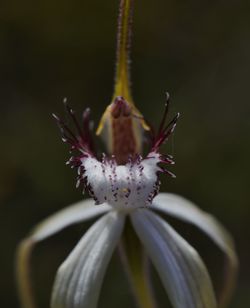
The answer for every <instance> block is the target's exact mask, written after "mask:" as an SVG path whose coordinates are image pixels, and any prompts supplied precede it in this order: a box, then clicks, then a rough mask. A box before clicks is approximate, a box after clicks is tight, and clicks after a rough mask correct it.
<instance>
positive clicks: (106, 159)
mask: <svg viewBox="0 0 250 308" xmlns="http://www.w3.org/2000/svg"><path fill="white" fill-rule="evenodd" d="M64 104H65V107H66V111H67V113H68V114H69V116H70V118H71V119H72V122H73V124H74V126H75V132H73V131H72V130H71V129H70V128H69V126H68V125H67V124H66V123H65V122H64V121H63V120H61V119H60V118H59V117H58V116H57V115H55V114H53V117H54V118H55V119H56V121H57V124H58V126H59V128H60V131H61V133H62V141H63V142H65V143H68V144H69V145H70V153H72V156H71V157H70V159H69V160H68V161H67V163H66V164H67V165H70V166H71V168H76V169H77V171H78V174H77V182H76V186H77V187H80V186H82V187H83V192H84V191H85V190H87V191H88V193H89V194H90V195H91V196H92V197H93V198H94V200H95V202H96V204H101V203H105V202H108V203H109V204H112V205H114V206H116V207H121V208H124V207H126V208H131V207H132V208H134V207H141V206H145V205H150V204H151V202H152V200H153V198H154V197H155V196H156V195H157V194H158V191H159V187H160V181H159V174H160V173H164V174H167V175H169V176H171V177H175V175H174V174H173V173H172V172H170V171H169V170H168V169H167V168H165V165H173V164H174V161H173V157H172V156H171V155H167V154H160V153H159V148H160V146H161V145H162V144H163V143H164V142H165V141H167V140H168V138H169V136H170V135H171V134H172V133H173V131H174V129H175V127H176V123H177V120H178V118H179V113H178V114H177V115H176V116H175V117H174V119H173V120H172V121H170V122H169V123H167V124H166V122H167V115H168V109H169V95H168V94H167V102H166V104H165V111H164V114H163V118H162V121H161V123H160V126H159V129H158V131H157V133H154V132H153V130H151V148H150V151H149V153H148V154H147V155H146V157H144V158H143V157H142V156H141V155H139V154H134V153H133V155H129V156H128V157H127V161H126V163H124V164H119V161H117V160H116V156H115V155H111V156H107V155H106V154H103V155H102V158H101V159H98V158H97V154H96V152H95V150H94V145H93V138H92V132H91V123H90V109H89V108H87V109H85V111H84V112H83V116H82V123H79V122H78V120H77V118H76V116H75V112H74V111H73V109H72V108H70V107H69V106H68V104H67V101H66V100H65V101H64ZM118 107H119V108H118ZM118 107H117V108H118V109H117V110H115V112H116V113H117V112H119V113H124V112H127V111H128V110H127V109H124V110H123V109H122V108H121V107H124V106H120V105H118ZM125 115H126V116H128V115H127V113H126V114H125Z"/></svg>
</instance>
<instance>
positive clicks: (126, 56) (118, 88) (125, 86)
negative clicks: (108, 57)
mask: <svg viewBox="0 0 250 308" xmlns="http://www.w3.org/2000/svg"><path fill="white" fill-rule="evenodd" d="M133 3H134V1H133V0H121V1H120V9H119V18H118V33H117V58H116V75H115V88H114V98H115V97H117V96H123V97H124V98H125V99H126V100H127V101H128V102H130V103H132V95H131V91H130V70H129V63H130V47H131V34H132V14H133Z"/></svg>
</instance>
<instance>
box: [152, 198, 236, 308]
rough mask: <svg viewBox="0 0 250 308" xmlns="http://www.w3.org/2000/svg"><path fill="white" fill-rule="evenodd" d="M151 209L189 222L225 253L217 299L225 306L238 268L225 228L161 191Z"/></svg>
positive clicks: (209, 216)
mask: <svg viewBox="0 0 250 308" xmlns="http://www.w3.org/2000/svg"><path fill="white" fill-rule="evenodd" d="M152 209H155V210H159V211H161V212H163V213H165V214H168V215H171V216H174V217H176V218H179V219H182V220H183V221H185V222H188V223H191V224H193V225H195V226H196V227H198V228H199V229H201V230H202V231H203V232H204V233H206V234H207V235H208V236H209V237H210V238H211V239H212V240H213V241H214V243H215V244H216V245H218V247H219V248H220V249H221V250H222V251H223V252H224V253H225V255H226V257H227V259H228V262H227V264H226V265H227V268H226V279H225V286H224V288H223V290H222V294H221V298H220V299H219V302H220V305H219V306H220V307H225V306H226V305H227V303H228V301H229V298H230V296H231V293H232V290H233V287H234V284H235V277H236V273H237V268H238V259H237V255H236V252H235V248H234V242H233V239H232V238H231V236H230V234H229V233H228V232H227V230H226V229H225V228H224V227H223V226H222V225H221V223H220V222H219V221H218V220H217V219H216V218H214V217H213V216H212V215H210V214H208V213H206V212H204V211H202V210H201V209H199V208H198V207H197V206H195V205H194V204H193V203H192V202H190V201H188V200H187V199H185V198H183V197H181V196H178V195H174V194H169V193H161V194H159V195H158V196H156V197H155V199H154V201H153V204H152Z"/></svg>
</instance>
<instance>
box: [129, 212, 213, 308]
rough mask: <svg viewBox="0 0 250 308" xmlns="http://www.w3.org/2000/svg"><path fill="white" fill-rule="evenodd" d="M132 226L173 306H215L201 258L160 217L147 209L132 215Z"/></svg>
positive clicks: (191, 307) (178, 307)
mask: <svg viewBox="0 0 250 308" xmlns="http://www.w3.org/2000/svg"><path fill="white" fill-rule="evenodd" d="M131 219H132V223H133V226H134V228H135V231H136V233H137V235H138V236H139V238H140V240H141V241H142V243H143V244H144V246H145V248H146V251H147V253H148V255H149V256H150V258H151V259H152V262H153V264H154V266H155V267H156V269H157V271H158V274H159V276H160V278H161V280H162V283H163V285H164V287H165V289H166V292H167V293H168V295H169V298H170V300H171V302H172V304H173V306H174V307H175V308H215V307H216V301H215V296H214V292H213V287H212V284H211V281H210V277H209V275H208V273H207V270H206V267H205V265H204V264H203V262H202V260H201V258H200V257H199V255H198V254H197V252H196V251H195V250H194V248H193V247H192V246H190V245H189V244H188V243H187V242H186V241H185V240H184V239H183V238H182V237H181V236H180V235H179V234H178V233H176V232H175V231H174V229H173V228H172V227H171V226H170V225H168V224H167V223H166V222H165V221H164V220H163V219H162V218H160V217H159V216H158V215H156V214H154V213H153V212H151V211H149V210H146V209H139V210H137V211H135V212H134V213H132V214H131Z"/></svg>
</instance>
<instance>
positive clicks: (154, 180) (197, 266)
mask: <svg viewBox="0 0 250 308" xmlns="http://www.w3.org/2000/svg"><path fill="white" fill-rule="evenodd" d="M119 99H121V98H119ZM125 103H126V102H125V100H124V104H125ZM67 109H68V111H69V113H70V115H71V116H72V117H73V120H74V123H75V124H76V127H77V128H78V134H77V135H74V133H73V132H72V131H71V130H70V129H69V128H68V127H67V126H66V125H65V124H64V122H63V121H61V120H60V119H59V118H58V117H56V116H55V117H56V119H57V121H58V123H59V126H60V128H61V131H62V134H63V141H65V142H68V143H69V144H70V145H71V150H72V151H74V150H77V151H78V153H80V154H79V155H78V154H76V156H73V157H71V159H70V160H69V162H68V163H69V164H71V165H72V167H76V168H77V170H78V180H77V186H79V185H81V184H82V185H84V187H85V189H87V190H88V191H89V192H90V194H91V195H92V196H93V199H88V200H85V201H82V202H80V203H77V204H76V205H73V206H70V207H69V208H67V209H64V210H62V211H61V212H59V213H57V214H55V215H53V216H52V217H50V218H48V219H46V220H45V221H44V222H43V223H41V224H40V225H39V226H38V227H37V228H36V229H35V230H34V232H33V233H32V235H31V236H30V237H29V239H28V240H26V241H25V242H24V243H25V244H27V243H28V247H29V248H28V249H27V245H26V246H25V244H23V247H26V248H25V249H24V250H21V253H20V255H21V256H22V255H23V256H25V258H27V255H28V254H29V253H30V249H31V248H32V246H33V245H34V244H35V243H37V242H40V241H42V240H45V239H46V238H48V237H50V236H52V235H54V234H55V233H57V232H59V231H61V230H62V229H64V228H66V227H68V226H70V225H72V224H76V223H80V222H84V221H86V220H88V219H91V218H94V217H98V216H101V217H100V218H98V220H97V221H96V222H95V223H94V224H93V225H92V226H91V227H90V229H89V230H88V231H87V232H86V234H84V235H83V237H82V239H81V240H80V241H79V243H78V244H77V245H76V247H75V248H74V249H73V250H72V252H71V253H70V255H69V256H68V258H67V259H66V260H65V261H64V262H63V264H62V265H61V266H60V268H59V270H58V272H57V275H56V278H55V283H54V287H53V293H52V299H51V307H52V308H85V307H86V308H95V307H96V306H97V303H98V297H99V293H100V289H101V286H102V281H103V278H104V275H105V272H106V269H107V266H108V264H109V261H110V259H111V256H112V254H113V251H114V249H115V247H116V246H117V244H118V242H119V240H120V238H121V234H122V232H123V229H124V224H125V222H126V220H127V219H130V221H131V222H132V225H133V227H134V230H135V232H136V234H137V235H138V237H139V239H140V240H141V243H142V245H143V246H144V247H145V250H146V253H147V255H148V256H149V257H150V259H151V260H152V263H153V264H154V266H155V268H156V270H157V271H158V274H159V276H160V278H161V281H162V283H163V286H164V287H165V290H166V292H167V293H168V296H169V298H170V300H171V302H172V304H173V307H177V308H203V307H204V308H213V307H217V303H216V302H217V301H216V299H215V295H214V291H213V286H212V283H211V280H210V277H209V274H208V272H207V269H206V267H205V265H204V263H203V261H202V260H201V258H200V256H199V254H198V253H197V252H196V250H195V249H194V248H193V247H192V246H191V245H190V244H189V243H188V242H187V241H186V240H185V239H184V238H182V237H181V236H180V235H179V234H178V233H177V232H176V231H175V230H174V229H173V228H172V227H171V226H170V225H169V224H168V223H167V221H165V220H164V219H163V218H161V217H160V216H159V215H158V213H163V214H167V215H170V216H174V217H177V218H179V219H181V220H183V221H185V222H188V223H191V224H193V225H195V226H196V227H198V228H199V229H201V230H202V231H203V232H205V233H206V234H207V235H208V236H209V237H210V238H211V239H212V240H213V241H214V242H215V244H216V245H217V246H218V247H219V248H220V249H221V250H222V251H223V252H224V253H225V255H226V257H227V258H228V261H229V262H228V264H229V267H228V268H229V269H230V273H231V275H232V274H234V271H235V269H236V267H237V258H236V255H235V252H234V245H233V241H232V239H231V237H230V235H229V234H228V233H227V231H225V229H224V228H223V227H222V226H221V225H220V223H219V222H217V221H216V220H215V219H214V218H213V217H212V216H210V215H208V214H206V213H205V212H203V211H201V210H199V209H198V208H197V207H196V206H195V205H194V204H192V203H191V202H189V201H188V200H186V199H184V198H182V197H179V196H177V195H174V194H169V193H168V194H167V193H160V194H158V190H159V185H160V182H159V173H161V172H165V173H168V174H171V173H170V172H169V171H166V169H165V168H163V167H161V166H160V165H161V164H162V163H163V164H173V161H172V158H171V157H169V156H166V155H165V156H164V155H161V154H160V153H159V147H160V145H161V144H162V143H163V142H164V141H165V139H166V138H168V136H169V135H170V134H171V133H172V132H173V130H174V128H175V125H176V121H177V118H178V116H177V117H175V119H174V120H173V121H172V122H170V124H168V125H165V124H164V123H165V118H166V114H167V113H165V114H164V119H163V121H162V125H161V127H160V129H159V131H158V134H157V135H156V136H154V138H153V139H152V140H153V142H152V146H151V150H150V152H149V154H148V155H147V156H146V157H145V158H142V157H141V156H140V155H135V156H131V157H130V158H129V160H128V162H127V163H126V164H123V165H119V164H118V163H117V162H116V159H115V157H107V156H103V158H102V159H101V160H99V159H98V158H96V157H95V156H94V152H93V149H92V141H91V139H90V131H89V127H90V125H89V116H87V115H88V114H89V111H88V110H87V111H86V112H85V116H84V122H83V127H84V128H85V131H82V130H81V129H80V125H79V124H78V123H77V121H76V118H75V115H74V112H73V111H72V110H71V109H70V108H69V107H67ZM20 260H24V258H21V259H20ZM230 282H231V280H230V281H227V282H226V284H225V292H226V294H227V293H228V292H229V291H230V290H229V289H230V288H231V285H230ZM24 287H25V286H24ZM30 307H33V306H30Z"/></svg>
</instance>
